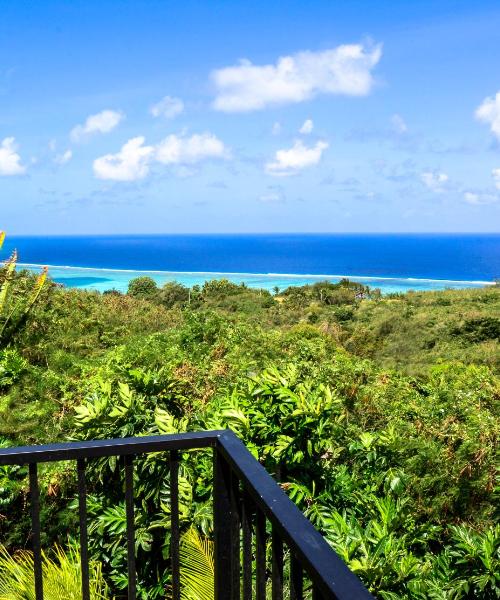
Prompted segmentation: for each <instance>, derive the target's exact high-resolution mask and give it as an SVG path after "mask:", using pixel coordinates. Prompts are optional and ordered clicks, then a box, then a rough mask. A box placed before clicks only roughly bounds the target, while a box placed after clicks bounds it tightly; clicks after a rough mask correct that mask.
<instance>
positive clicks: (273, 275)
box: [17, 263, 495, 285]
mask: <svg viewBox="0 0 500 600" xmlns="http://www.w3.org/2000/svg"><path fill="white" fill-rule="evenodd" d="M17 264H18V265H19V266H20V267H37V268H42V267H48V268H49V269H61V270H68V271H99V272H111V273H151V274H153V275H196V276H201V275H229V276H231V277H237V276H239V277H250V278H253V277H255V278H257V277H266V278H283V279H284V278H287V279H320V280H321V279H364V280H366V281H398V282H412V281H413V282H416V283H417V282H423V283H456V284H460V283H467V284H471V285H495V282H494V281H481V280H468V279H428V278H419V277H380V276H374V275H324V274H320V275H318V274H316V273H241V272H234V271H160V270H144V269H113V268H107V267H72V266H70V265H47V264H38V263H17Z"/></svg>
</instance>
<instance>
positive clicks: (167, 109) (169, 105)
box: [150, 96, 184, 119]
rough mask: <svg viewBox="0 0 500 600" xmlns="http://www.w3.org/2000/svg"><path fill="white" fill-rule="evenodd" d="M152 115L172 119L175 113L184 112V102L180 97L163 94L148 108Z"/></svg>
mask: <svg viewBox="0 0 500 600" xmlns="http://www.w3.org/2000/svg"><path fill="white" fill-rule="evenodd" d="M150 112H151V114H152V115H153V117H165V119H173V118H174V117H176V116H177V115H180V114H181V113H182V112H184V102H183V101H182V100H181V99H180V98H173V97H172V96H165V97H164V98H162V99H161V100H160V101H159V102H157V103H156V104H153V106H152V107H151V109H150Z"/></svg>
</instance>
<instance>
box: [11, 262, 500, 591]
mask: <svg viewBox="0 0 500 600" xmlns="http://www.w3.org/2000/svg"><path fill="white" fill-rule="evenodd" d="M4 276H5V275H4ZM34 281H35V279H34V277H33V276H32V275H30V274H28V273H26V272H21V273H17V274H15V276H13V278H12V279H11V282H10V286H11V288H10V289H11V290H12V291H11V292H9V293H18V294H21V291H22V290H31V289H32V287H31V286H33V284H34ZM153 284H154V288H153V286H151V283H150V282H144V281H142V282H139V283H133V284H131V289H130V291H131V293H130V294H125V295H122V294H119V293H113V294H103V295H101V294H98V293H91V292H84V291H78V290H65V289H62V288H60V287H57V286H55V285H53V284H51V283H47V284H45V285H44V286H43V289H42V290H41V292H40V296H39V299H38V300H37V302H36V303H35V304H34V305H33V307H32V308H31V309H30V312H29V314H28V317H27V318H26V319H25V321H24V323H23V325H22V327H20V328H18V329H17V330H16V331H15V332H13V335H12V338H11V339H10V342H9V345H8V347H6V348H4V349H2V350H1V351H0V435H1V436H3V437H4V443H5V444H19V443H40V442H47V441H53V440H61V439H68V438H70V437H71V438H79V439H92V438H109V437H121V436H129V435H148V434H156V433H173V432H178V431H186V430H201V429H213V428H221V427H226V426H228V427H231V428H232V429H233V430H235V431H236V432H237V434H238V435H239V436H240V437H241V438H242V439H243V440H244V442H245V443H246V444H247V446H248V447H249V448H250V450H251V451H252V452H253V453H254V455H255V456H256V457H258V458H259V460H260V461H261V462H262V463H263V464H264V465H265V466H266V468H267V469H268V470H269V471H270V472H271V473H272V474H273V475H274V476H275V477H276V478H277V479H278V480H279V481H280V485H281V486H282V487H283V489H284V490H286V492H287V493H288V494H289V496H290V497H291V498H292V500H293V501H294V502H296V503H297V504H298V505H299V507H300V508H301V509H302V510H303V511H304V512H305V514H306V515H307V516H308V518H309V519H310V520H311V521H312V522H313V523H314V524H315V526H316V527H318V529H319V530H320V531H322V533H323V534H324V535H325V537H326V539H327V540H328V542H329V543H330V544H331V545H332V547H333V548H335V550H336V551H337V552H338V554H339V555H340V556H341V557H342V558H343V560H345V561H346V563H347V564H348V565H349V566H350V568H351V569H352V570H354V571H355V572H356V573H358V575H359V576H360V577H361V579H362V580H363V581H364V582H365V583H366V585H367V586H368V587H369V588H370V589H371V590H372V591H373V592H374V594H375V595H376V596H377V597H379V598H383V599H387V600H392V599H393V598H417V599H424V598H435V599H443V600H445V599H446V600H455V599H461V598H464V599H465V598H467V599H468V598H485V599H489V598H497V597H498V594H499V593H500V576H499V573H500V530H499V527H498V525H497V523H498V506H499V502H498V500H499V498H498V480H497V467H498V434H499V399H500V385H499V379H498V367H499V365H500V356H499V350H498V348H499V346H498V323H499V320H498V315H499V314H500V289H499V288H498V287H490V288H488V289H477V290H462V291H451V290H449V291H444V292H425V293H424V292H421V293H408V294H404V295H394V296H391V297H386V296H381V295H380V293H378V292H377V291H374V290H371V289H368V288H366V287H364V286H360V285H358V284H355V283H352V282H349V281H342V282H340V283H339V284H330V283H327V282H325V283H319V284H317V285H315V286H305V287H304V288H291V289H289V290H284V291H283V292H281V293H280V291H279V290H277V291H276V292H277V293H275V294H274V295H272V294H270V293H269V292H267V291H265V290H253V289H249V288H247V287H246V286H244V285H235V284H233V283H231V282H229V281H224V280H218V281H213V282H207V283H206V284H204V285H203V286H200V287H195V288H192V289H191V290H188V289H187V288H185V287H183V286H182V285H180V284H167V285H165V286H164V287H158V286H157V285H156V283H154V281H153ZM22 293H26V292H25V291H23V292H22ZM181 458H182V460H181V469H180V474H179V475H180V477H179V479H180V501H181V505H180V519H181V528H182V532H183V535H184V537H183V544H182V553H183V554H182V558H183V577H184V580H185V582H186V587H185V591H184V594H185V598H186V600H190V598H194V597H205V596H204V595H203V594H204V592H201V589H202V588H200V589H198V588H196V584H197V583H199V584H200V585H203V581H205V585H204V586H203V589H205V590H206V589H207V585H206V581H207V580H208V579H209V578H210V564H211V560H212V559H211V545H210V544H211V542H210V540H211V536H212V518H211V514H212V507H211V492H212V464H211V458H210V456H209V454H207V452H206V451H197V452H186V453H183V455H182V457H181ZM122 485H123V480H122V471H121V465H120V463H119V462H118V461H116V460H114V459H106V460H102V461H96V462H94V463H92V465H91V466H90V468H89V473H88V487H89V501H88V511H89V518H90V542H91V553H92V556H93V557H94V559H95V560H96V561H97V563H98V564H102V569H103V574H104V576H105V577H106V580H107V581H108V583H109V585H110V588H111V591H112V592H113V593H115V594H119V593H122V592H120V590H124V589H125V587H126V550H125V548H126V544H125V540H126V526H125V506H124V497H123V487H122ZM41 486H42V491H43V493H44V497H45V498H46V501H45V503H44V513H43V514H42V521H43V523H44V527H43V532H44V539H43V543H44V546H46V547H49V546H53V545H54V544H56V543H59V544H63V543H65V540H66V535H67V534H66V532H69V533H70V535H74V536H75V537H76V536H77V531H78V530H77V523H76V522H75V511H74V510H72V506H73V505H72V501H73V500H72V498H73V497H74V495H75V476H74V471H73V470H72V468H71V467H70V466H69V465H51V466H47V467H46V468H45V469H44V470H42V473H41ZM134 490H135V496H136V508H137V510H136V523H135V527H136V532H137V544H136V552H137V557H138V561H137V564H138V567H139V573H138V583H139V594H140V597H141V598H148V599H149V598H151V599H154V598H165V596H166V595H167V594H168V590H169V589H170V569H169V543H170V531H169V527H170V501H169V499H170V488H169V469H168V464H167V462H166V461H164V460H162V459H161V458H160V457H157V456H150V457H147V458H142V459H139V458H138V459H137V460H136V461H135V481H134ZM25 493H26V470H25V469H23V468H21V467H19V468H15V469H14V468H11V467H9V468H4V469H3V470H2V471H0V512H1V513H2V514H3V515H5V516H6V519H1V520H0V539H1V540H3V541H4V543H5V544H6V545H7V546H8V549H9V551H11V552H12V551H16V549H18V548H21V547H23V546H24V545H25V544H26V540H27V539H28V536H29V519H28V517H27V516H26V515H25V510H24V496H25ZM193 527H194V528H195V529H193ZM199 573H204V574H205V575H206V577H205V579H203V578H202V577H200V576H199ZM208 587H209V585H208ZM207 597H208V596H207Z"/></svg>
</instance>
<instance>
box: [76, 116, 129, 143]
mask: <svg viewBox="0 0 500 600" xmlns="http://www.w3.org/2000/svg"><path fill="white" fill-rule="evenodd" d="M123 118H124V115H123V113H121V112H118V111H116V110H103V111H101V112H100V113H97V114H95V115H90V116H89V117H87V119H86V121H85V123H84V124H83V125H77V126H76V127H74V128H73V129H72V130H71V132H70V138H71V141H72V142H75V143H78V142H81V141H83V140H85V139H86V138H88V137H90V136H92V135H94V134H96V133H109V132H110V131H112V130H113V129H114V128H115V127H116V126H117V125H118V124H119V123H120V121H122V120H123Z"/></svg>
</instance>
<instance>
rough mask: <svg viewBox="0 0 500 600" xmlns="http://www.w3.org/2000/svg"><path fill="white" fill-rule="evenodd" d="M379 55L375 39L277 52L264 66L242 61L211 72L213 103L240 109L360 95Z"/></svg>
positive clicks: (369, 84)
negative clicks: (274, 59) (372, 43)
mask: <svg viewBox="0 0 500 600" xmlns="http://www.w3.org/2000/svg"><path fill="white" fill-rule="evenodd" d="M381 56H382V47H381V45H380V44H379V45H376V46H374V47H372V48H366V47H365V46H363V45H362V44H349V45H342V46H337V47H336V48H332V49H330V50H324V51H322V52H311V51H305V52H298V53H297V54H293V55H290V56H282V57H280V58H279V59H278V61H277V62H276V64H270V65H254V64H252V63H251V62H250V61H249V60H242V61H241V62H240V63H239V64H238V65H236V66H232V67H225V68H222V69H217V70H215V71H213V72H212V80H213V82H214V84H215V87H216V89H217V96H216V98H215V100H214V102H213V107H214V108H215V109H216V110H221V111H225V112H244V111H250V110H260V109H263V108H265V107H267V106H272V105H278V104H289V103H294V102H303V101H305V100H309V99H310V98H313V97H314V96H317V95H318V94H344V95H348V96H366V95H367V94H369V93H370V91H371V89H372V87H373V76H372V73H371V71H372V69H373V68H374V67H375V65H376V64H377V63H378V62H379V60H380V57H381Z"/></svg>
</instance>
